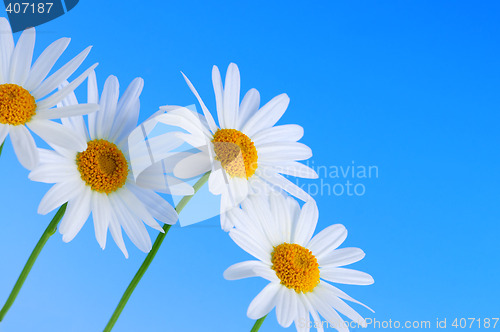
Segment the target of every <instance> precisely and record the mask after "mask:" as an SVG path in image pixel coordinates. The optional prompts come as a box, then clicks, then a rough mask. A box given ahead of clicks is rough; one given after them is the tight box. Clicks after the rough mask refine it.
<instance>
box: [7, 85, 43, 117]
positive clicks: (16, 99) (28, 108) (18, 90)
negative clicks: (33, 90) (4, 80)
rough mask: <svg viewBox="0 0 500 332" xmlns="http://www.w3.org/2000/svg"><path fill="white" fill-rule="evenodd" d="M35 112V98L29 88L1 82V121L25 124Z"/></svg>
mask: <svg viewBox="0 0 500 332" xmlns="http://www.w3.org/2000/svg"><path fill="white" fill-rule="evenodd" d="M35 112H36V103H35V98H34V97H33V96H32V95H31V94H30V93H29V92H28V90H26V89H25V88H23V87H22V86H19V85H16V84H0V123H2V124H9V125H13V126H18V125H24V124H25V123H26V122H29V121H30V120H31V117H32V116H33V115H35Z"/></svg>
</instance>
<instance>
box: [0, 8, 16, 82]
mask: <svg viewBox="0 0 500 332" xmlns="http://www.w3.org/2000/svg"><path fill="white" fill-rule="evenodd" d="M13 52H14V38H13V37H12V30H11V29H10V24H9V21H7V19H6V18H5V17H0V79H1V80H2V81H3V82H6V81H7V80H8V79H9V74H10V59H11V56H12V53H13Z"/></svg>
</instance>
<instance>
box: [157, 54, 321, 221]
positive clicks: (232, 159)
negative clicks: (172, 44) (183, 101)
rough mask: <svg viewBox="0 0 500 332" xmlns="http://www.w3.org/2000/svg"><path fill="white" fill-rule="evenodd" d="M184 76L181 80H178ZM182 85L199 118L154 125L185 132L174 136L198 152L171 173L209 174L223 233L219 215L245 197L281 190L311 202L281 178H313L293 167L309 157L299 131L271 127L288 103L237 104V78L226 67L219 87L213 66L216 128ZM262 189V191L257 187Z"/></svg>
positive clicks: (172, 116)
mask: <svg viewBox="0 0 500 332" xmlns="http://www.w3.org/2000/svg"><path fill="white" fill-rule="evenodd" d="M183 75H184V74H183ZM184 78H185V80H186V82H187V84H188V85H189V87H190V88H191V90H192V92H193V93H194V95H195V96H196V98H197V99H198V101H199V103H200V105H201V108H202V110H203V114H204V117H203V118H201V119H200V117H199V116H196V114H193V113H191V112H190V111H189V110H187V109H185V108H179V109H177V110H174V111H169V112H168V113H166V114H164V115H163V116H161V117H159V121H161V122H163V123H166V124H169V125H174V126H178V127H180V128H182V129H184V130H186V131H187V132H188V134H186V133H183V134H179V136H180V137H182V138H183V139H184V140H185V141H186V142H187V143H189V144H191V145H192V146H194V147H197V148H198V149H200V150H201V152H199V153H196V154H193V155H191V156H189V157H187V158H185V159H184V160H182V161H181V162H179V164H178V165H177V166H176V167H175V169H174V174H175V175H176V176H177V177H179V178H191V177H195V176H199V175H200V174H202V173H204V172H207V171H212V173H211V174H210V178H209V189H210V192H211V193H212V194H215V195H221V224H222V228H223V229H225V230H229V229H230V228H231V227H232V225H231V224H230V223H229V222H228V221H227V218H225V212H226V211H228V210H230V209H231V208H234V207H235V206H237V205H238V204H239V203H241V201H242V200H243V199H245V198H246V197H247V195H248V194H249V193H255V192H257V191H262V190H268V189H269V187H270V186H269V185H271V186H273V187H276V188H279V189H284V190H285V191H287V192H289V193H290V194H292V195H294V196H296V197H297V198H300V199H301V200H304V201H307V200H310V199H311V197H310V196H309V195H308V194H307V193H306V192H304V191H303V190H302V189H300V188H299V187H298V186H297V185H295V184H293V183H292V182H291V181H289V180H288V179H286V178H285V177H283V176H282V175H281V174H279V173H282V174H286V175H292V176H297V177H303V178H317V174H316V172H314V170H312V169H311V168H309V167H307V166H305V165H303V164H301V163H298V162H297V160H305V159H308V158H310V157H311V156H312V152H311V149H310V148H309V147H307V146H306V145H304V144H301V143H298V142H297V141H298V140H299V139H300V138H301V137H302V136H303V134H304V130H303V128H302V127H301V126H299V125H294V124H291V125H281V126H275V124H276V122H277V121H278V120H279V119H280V118H281V116H282V115H283V114H284V112H285V110H286V108H287V107H288V103H289V98H288V96H287V95H286V94H281V95H279V96H277V97H275V98H273V99H272V100H271V101H269V102H268V103H267V104H266V105H264V106H263V107H261V108H260V109H259V104H260V95H259V92H258V91H257V90H255V89H251V90H249V91H248V92H247V93H246V95H245V97H244V98H243V100H242V101H241V104H240V73H239V70H238V67H237V66H236V65H235V64H234V63H231V64H230V65H229V67H228V70H227V74H226V82H225V86H224V87H223V85H222V80H221V76H220V73H219V69H218V68H217V67H216V66H214V67H213V70H212V81H213V86H214V91H215V100H216V104H217V114H218V118H219V126H217V125H216V124H215V121H214V119H213V117H212V115H211V114H210V112H209V110H208V109H207V107H206V106H205V104H204V103H203V100H202V99H201V98H200V96H199V94H198V92H197V91H196V89H195V88H194V86H193V85H192V84H191V82H190V81H189V80H188V79H187V77H186V76H184ZM263 184H265V185H263Z"/></svg>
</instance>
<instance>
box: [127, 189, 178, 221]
mask: <svg viewBox="0 0 500 332" xmlns="http://www.w3.org/2000/svg"><path fill="white" fill-rule="evenodd" d="M127 188H128V189H129V190H130V191H131V192H132V193H133V194H134V195H135V196H137V198H138V199H139V200H140V201H141V202H142V203H144V204H145V205H146V206H147V207H148V209H149V212H150V213H151V215H152V216H153V218H155V219H158V220H159V221H161V222H162V223H165V224H169V225H173V224H175V222H176V221H177V219H178V215H177V212H175V210H174V208H173V207H172V206H171V205H170V204H169V203H168V202H167V201H166V200H164V199H163V198H161V196H160V195H158V194H156V193H154V192H153V191H151V190H147V189H142V188H139V187H137V186H136V185H133V184H128V185H127Z"/></svg>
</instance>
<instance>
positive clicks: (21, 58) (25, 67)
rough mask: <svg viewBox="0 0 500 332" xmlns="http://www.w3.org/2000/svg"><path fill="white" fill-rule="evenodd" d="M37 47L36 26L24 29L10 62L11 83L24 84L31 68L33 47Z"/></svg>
mask: <svg viewBox="0 0 500 332" xmlns="http://www.w3.org/2000/svg"><path fill="white" fill-rule="evenodd" d="M34 48H35V28H29V29H26V30H24V31H23V33H22V34H21V37H19V40H18V41H17V45H16V48H15V49H14V53H12V59H11V63H10V79H9V81H10V82H11V83H14V84H17V85H21V86H23V85H24V82H26V79H27V78H28V74H29V72H30V68H31V60H32V59H33V49H34Z"/></svg>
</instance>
